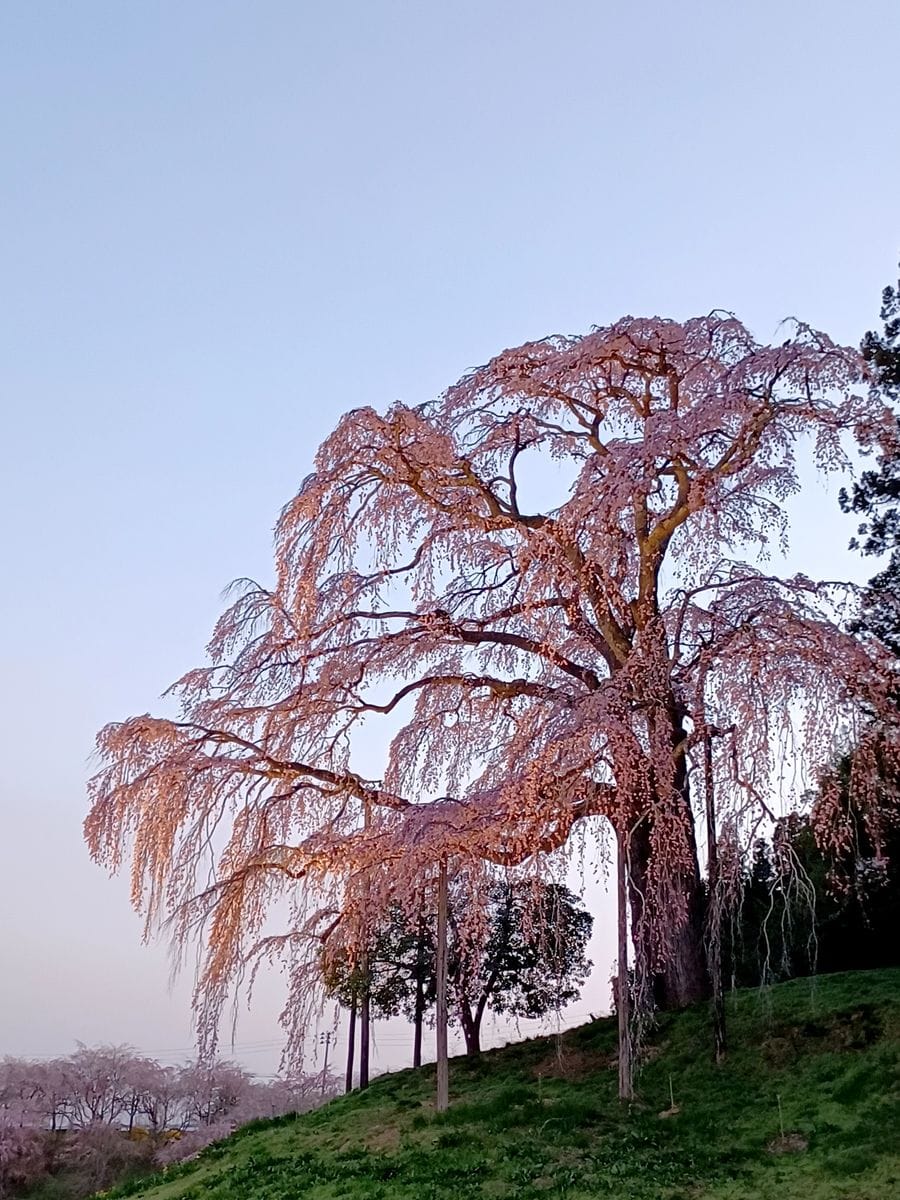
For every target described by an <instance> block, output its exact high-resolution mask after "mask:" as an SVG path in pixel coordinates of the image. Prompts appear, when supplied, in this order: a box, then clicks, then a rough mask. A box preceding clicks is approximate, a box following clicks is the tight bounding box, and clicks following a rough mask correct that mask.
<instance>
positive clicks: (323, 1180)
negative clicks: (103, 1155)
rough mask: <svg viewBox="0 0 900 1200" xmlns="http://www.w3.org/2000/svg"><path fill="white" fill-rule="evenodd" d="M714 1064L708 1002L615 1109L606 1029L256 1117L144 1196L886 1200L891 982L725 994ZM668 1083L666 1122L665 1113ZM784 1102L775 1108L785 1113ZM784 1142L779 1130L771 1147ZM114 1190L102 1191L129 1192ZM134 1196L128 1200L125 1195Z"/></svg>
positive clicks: (898, 1016) (894, 1049) (666, 1040)
mask: <svg viewBox="0 0 900 1200" xmlns="http://www.w3.org/2000/svg"><path fill="white" fill-rule="evenodd" d="M728 1009H729V1022H730V1030H731V1043H732V1048H731V1051H730V1054H729V1059H728V1061H727V1063H726V1064H724V1065H723V1066H721V1067H716V1066H715V1065H714V1064H713V1063H712V1062H711V1061H710V1056H709V1053H708V1040H709V1036H710V1031H709V1017H708V1013H707V1011H706V1009H705V1007H703V1006H698V1007H697V1008H694V1009H689V1010H686V1011H684V1012H680V1013H672V1014H664V1016H663V1018H662V1019H661V1021H660V1024H659V1025H658V1026H657V1028H656V1029H655V1030H654V1031H653V1032H652V1033H651V1036H650V1043H649V1053H648V1060H647V1062H646V1064H645V1066H644V1069H643V1071H642V1073H641V1075H640V1077H639V1080H638V1099H637V1101H636V1102H635V1104H634V1105H632V1106H629V1107H626V1106H623V1105H622V1104H620V1103H619V1102H618V1101H617V1100H616V1070H615V1060H614V1056H613V1054H612V1053H611V1050H612V1047H613V1046H614V1042H615V1030H614V1025H613V1022H611V1021H609V1020H606V1021H599V1022H595V1023H593V1024H592V1025H589V1026H585V1027H583V1028H581V1029H578V1030H573V1031H571V1032H570V1033H568V1034H565V1035H563V1036H562V1037H561V1038H560V1039H556V1038H542V1039H533V1040H530V1041H527V1042H522V1043H519V1044H517V1045H513V1046H509V1047H507V1048H506V1049H504V1050H500V1051H491V1052H489V1053H487V1054H485V1055H484V1056H483V1057H482V1059H481V1060H480V1062H478V1063H472V1062H471V1061H470V1060H464V1059H456V1060H454V1061H453V1063H452V1064H451V1107H450V1111H449V1112H448V1113H446V1114H443V1115H442V1116H439V1117H438V1116H435V1114H434V1111H433V1106H432V1099H433V1097H432V1093H433V1074H434V1073H433V1068H432V1069H429V1068H425V1069H424V1070H422V1071H404V1072H400V1073H398V1074H396V1075H390V1076H384V1077H382V1078H380V1079H376V1080H374V1081H373V1083H372V1085H371V1088H370V1089H369V1092H368V1093H366V1094H359V1093H354V1094H353V1095H350V1096H347V1097H343V1098H341V1099H340V1100H337V1101H333V1102H332V1103H331V1104H329V1105H327V1106H326V1107H325V1108H323V1109H321V1110H318V1111H317V1112H314V1113H308V1114H305V1115H303V1116H301V1117H299V1118H298V1119H297V1120H296V1121H293V1122H290V1123H285V1122H278V1123H271V1124H269V1125H265V1124H264V1125H257V1126H255V1127H254V1129H253V1130H252V1131H251V1132H249V1133H245V1134H244V1135H243V1136H238V1137H234V1138H231V1139H229V1140H228V1141H226V1142H224V1143H222V1146H221V1149H220V1152H219V1153H218V1155H216V1156H213V1155H212V1154H211V1153H210V1152H209V1151H207V1152H206V1153H204V1154H203V1155H201V1157H200V1158H199V1159H198V1160H197V1161H196V1162H195V1163H192V1164H190V1165H189V1166H187V1167H181V1168H178V1169H176V1170H175V1171H169V1172H166V1173H165V1175H164V1176H162V1177H161V1179H160V1181H159V1183H158V1185H157V1186H155V1187H153V1188H152V1189H150V1190H146V1191H141V1192H140V1193H138V1194H140V1195H144V1196H146V1198H147V1200H192V1198H193V1197H203V1200H294V1198H296V1200H339V1198H343V1200H371V1198H372V1197H375V1198H378V1197H380V1198H381V1200H420V1198H426V1200H428V1198H431V1200H476V1198H479V1200H480V1198H482V1197H502V1198H506V1200H538V1198H539V1197H543V1198H547V1197H550V1198H552V1200H563V1198H566V1200H588V1198H589V1197H590V1198H592V1200H593V1198H596V1197H611V1198H615V1200H625V1198H626V1197H627V1198H628V1200H757V1198H762V1200H775V1198H776V1197H777V1198H778V1200H882V1198H887V1197H891V1196H897V1195H900V971H896V970H894V971H881V972H870V973H848V974H844V975H839V976H829V977H821V978H819V979H816V980H794V981H793V982H791V983H787V984H782V985H779V986H778V987H776V988H773V989H771V990H770V991H768V992H766V993H765V994H761V993H760V992H759V991H758V990H753V991H749V992H742V993H734V994H733V995H731V996H730V997H729V998H728ZM670 1084H671V1088H672V1092H673V1093H674V1098H675V1105H676V1108H677V1111H676V1112H672V1113H669V1112H667V1110H669V1109H670V1091H669V1088H670ZM779 1105H780V1111H779ZM783 1135H784V1136H783ZM124 1194H125V1193H124V1192H120V1193H113V1195H124ZM132 1194H134V1193H132Z"/></svg>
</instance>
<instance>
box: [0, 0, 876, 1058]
mask: <svg viewBox="0 0 900 1200" xmlns="http://www.w3.org/2000/svg"><path fill="white" fill-rule="evenodd" d="M898 57H900V6H898V5H897V3H896V0H857V2H856V3H855V4H853V5H851V4H848V3H846V2H837V0H831V2H828V0H819V2H817V3H813V2H806V0H801V2H794V0H782V2H781V3H771V2H768V0H766V2H756V3H749V4H744V5H734V4H732V5H727V4H722V3H715V4H713V3H691V2H689V0H686V2H685V3H682V4H678V5H675V4H669V3H663V2H660V0H656V2H651V3H645V4H642V5H640V6H635V8H634V9H632V8H631V7H630V6H625V5H612V4H608V3H602V2H600V0H595V2H594V3H588V2H586V0H584V2H580V3H578V2H573V0H557V2H556V3H554V4H552V5H551V4H538V3H521V2H520V3H499V2H496V0H479V2H477V3H475V2H468V0H467V2H464V3H459V2H457V3H454V4H449V5H447V4H437V3H419V4H413V3H387V2H384V0H372V2H369V3H362V2H356V3H349V2H347V3H335V2H333V3H330V4H320V5H313V4H309V3H301V2H299V0H297V2H295V3H276V2H272V0H253V2H252V3H250V2H249V0H247V2H245V3H234V2H232V0H215V2H213V0H209V2H202V3H201V2H199V0H193V2H192V0H182V2H179V3H175V2H174V0H173V2H167V3H162V2H149V0H148V2H145V3H130V4H124V3H121V0H114V2H112V0H111V2H109V3H95V2H92V0H79V3H77V4H72V3H68V2H59V3H49V2H46V0H6V3H4V4H3V5H2V6H0V162H2V172H3V186H2V193H0V204H2V221H0V279H2V295H0V305H2V312H0V400H2V405H3V435H4V436H3V457H4V463H3V471H2V477H0V493H2V494H0V525H2V529H0V539H2V556H3V557H2V561H3V565H4V568H5V570H4V579H5V586H4V587H3V589H2V591H0V672H2V680H3V691H2V694H0V738H2V742H3V747H2V754H0V797H2V804H3V813H4V822H3V830H4V835H5V836H4V838H3V841H2V843H0V889H2V897H0V901H2V904H0V913H2V918H0V919H2V938H3V941H4V943H5V944H6V946H7V947H8V948H7V949H4V951H3V959H2V961H3V963H4V971H3V975H4V983H3V986H2V989H0V1053H2V1052H12V1053H19V1052H24V1053H44V1052H46V1053H50V1052H54V1051H65V1050H69V1049H71V1046H72V1042H73V1039H74V1038H76V1037H80V1038H82V1039H84V1040H87V1041H96V1040H100V1039H105V1040H112V1041H122V1040H129V1041H132V1042H134V1043H136V1044H137V1045H139V1046H141V1047H144V1048H146V1049H148V1050H156V1049H163V1048H173V1047H177V1048H180V1047H186V1046H188V1045H189V1043H190V1037H189V1023H188V1015H187V1012H186V1005H185V1000H184V989H183V988H182V989H180V990H179V991H177V992H176V993H175V995H174V996H173V997H172V998H169V997H168V996H167V993H166V969H165V958H164V954H163V953H162V951H161V950H158V949H157V950H145V949H142V948H141V947H140V946H139V944H138V925H137V922H136V920H135V919H134V918H133V917H132V916H131V915H130V914H129V910H128V907H127V902H126V897H125V888H124V887H123V886H122V885H121V884H112V883H110V882H108V881H107V880H106V879H105V877H104V876H103V875H102V874H101V873H100V872H99V871H98V870H97V869H96V868H94V867H93V866H92V865H91V864H90V863H89V861H88V859H87V855H86V853H85V851H84V849H83V847H82V844H81V841H80V822H81V818H82V816H83V813H84V808H85V800H84V779H85V777H86V774H87V770H88V768H87V761H86V760H87V758H88V755H89V753H90V749H91V742H92V738H93V734H94V731H95V730H96V728H97V727H98V726H99V725H101V724H102V723H103V722H105V721H106V720H108V719H111V718H116V717H121V716H125V715H128V714H130V713H132V712H135V711H144V710H146V709H147V708H150V707H151V706H152V705H153V704H154V697H155V696H156V695H157V694H158V693H159V692H160V691H161V690H162V688H163V687H164V686H165V685H166V684H167V683H169V682H170V681H171V680H172V679H174V678H175V677H176V676H177V675H178V674H180V673H181V671H182V670H184V669H185V668H187V667H189V666H192V665H195V664H196V663H197V662H198V661H199V660H200V657H201V653H202V646H203V644H204V642H205V640H206V637H207V635H208V632H209V629H210V626H211V623H212V621H213V619H214V617H215V615H216V613H217V612H218V610H219V593H220V591H221V588H222V587H223V585H225V584H226V583H227V582H228V581H229V579H231V578H232V577H233V576H235V575H238V574H255V575H258V576H262V577H264V576H265V575H266V573H267V565H268V553H269V539H270V530H271V527H272V524H273V521H274V519H275V516H276V514H277V511H278V508H279V506H280V505H281V504H282V503H283V502H284V501H285V500H286V499H288V498H289V496H290V495H291V493H292V492H293V491H294V490H295V489H296V487H297V485H298V484H299V482H300V480H301V479H302V478H303V476H304V475H305V474H306V473H307V471H308V470H309V468H310V462H311V456H312V453H313V451H314V449H315V446H316V444H317V443H318V441H319V440H320V438H321V437H322V436H323V435H324V434H325V433H326V432H327V431H328V430H329V428H330V427H331V425H332V424H333V422H334V420H335V418H336V417H337V416H338V414H339V413H341V412H342V411H343V410H345V409H347V408H349V407H355V406H358V405H360V404H364V403H365V404H368V403H371V404H374V405H377V406H384V405H386V404H388V403H389V402H390V401H392V400H394V399H397V398H402V399H405V400H408V401H410V402H418V401H420V400H423V399H425V398H427V397H429V396H430V395H432V394H433V393H435V392H436V391H437V390H439V389H440V388H441V387H443V386H444V385H446V384H448V383H450V382H452V381H453V380H454V379H455V378H456V377H457V376H458V375H459V374H461V373H462V372H463V371H464V370H465V369H467V368H468V367H470V366H472V365H474V364H477V363H479V362H482V361H484V360H485V359H486V358H487V357H488V356H489V355H490V354H491V353H492V352H494V351H496V350H498V349H500V348H502V347H504V346H507V345H514V344H517V343H519V342H521V341H523V340H525V339H527V338H531V337H536V336H541V335H543V334H545V333H548V332H551V331H566V332H576V331H580V330H584V329H586V328H587V327H588V326H589V325H590V324H592V323H600V322H606V321H609V320H612V319H615V318H616V317H618V316H620V315H622V314H623V313H626V312H630V313H660V314H664V315H672V316H687V315H691V314H694V313H697V312H703V311H707V310H709V309H711V308H714V307H725V308H730V309H733V310H735V311H736V312H737V313H738V314H739V315H741V316H742V317H743V318H744V319H745V320H746V321H747V322H748V323H749V324H750V325H751V326H752V327H754V329H755V330H756V331H757V332H758V333H759V334H760V335H761V336H765V337H768V336H771V335H773V334H774V333H775V329H776V325H777V323H778V321H779V320H780V319H781V318H782V317H784V316H786V315H791V314H796V315H799V316H801V317H803V318H804V319H806V320H808V321H809V322H811V323H813V324H817V325H819V326H821V327H823V328H825V329H826V330H828V331H829V332H831V333H832V334H833V335H834V336H836V337H838V338H841V339H844V340H848V341H852V342H855V341H857V340H858V339H859V336H860V334H861V333H862V331H863V330H864V329H865V328H866V327H867V326H871V325H873V324H875V322H876V311H877V304H878V295H879V293H880V289H881V288H882V286H883V285H884V284H885V283H888V282H890V281H891V280H892V279H893V278H894V277H895V270H894V269H895V262H896V257H897V251H898V248H900V221H898V207H900V206H898V195H900V186H898V185H900V145H898V142H900V138H898V134H897V127H896V121H895V109H896V95H895V81H896V68H897V62H898ZM804 513H805V516H804V517H803V522H804V524H803V526H802V536H801V542H802V546H801V548H802V549H803V550H804V551H805V552H806V553H807V558H806V559H804V560H803V565H806V566H807V568H808V569H810V570H812V571H818V572H820V573H822V574H828V575H830V576H835V575H840V574H845V573H847V572H848V571H851V570H852V571H856V572H857V573H859V570H860V568H859V567H858V564H856V563H855V562H854V561H853V560H852V559H851V558H849V557H848V556H846V555H845V554H844V553H843V552H842V547H843V545H844V543H845V542H846V538H847V536H848V530H847V527H846V524H845V523H844V524H840V523H839V520H838V518H837V517H835V516H834V507H833V504H832V501H830V500H829V501H828V502H827V503H823V501H822V497H821V495H817V496H815V497H813V498H812V499H811V500H807V501H806V502H805V507H804ZM607 948H608V947H606V946H605V943H604V945H603V946H601V947H600V951H599V953H600V957H601V958H602V957H603V955H604V954H606V952H607ZM606 967H607V964H606V962H605V961H603V962H601V968H602V969H601V971H600V978H601V982H600V983H599V984H598V985H597V989H596V991H595V992H594V993H592V994H591V995H592V997H593V999H592V1000H591V1001H590V1003H589V1002H588V1000H586V1001H585V1007H593V1008H594V1009H595V1010H596V1009H597V1008H598V1007H599V1006H600V1005H601V1004H602V1003H603V1002H605V999H606V991H607V989H606V986H605V983H603V982H602V980H604V979H605V978H606ZM276 1037H277V1029H276V1028H275V1027H274V1025H273V1024H272V1004H269V1005H268V1007H266V1006H264V1007H263V1009H262V1010H261V1011H260V1012H258V1013H256V1014H254V1015H252V1016H251V1017H249V1018H247V1019H246V1020H245V1021H243V1022H242V1025H241V1027H240V1032H239V1041H240V1042H250V1041H268V1040H270V1039H274V1038H276ZM248 1053H249V1051H248ZM384 1056H385V1061H387V1060H389V1058H390V1053H389V1047H386V1048H385V1050H384ZM263 1059H265V1064H264V1065H266V1066H267V1067H268V1065H269V1059H268V1058H266V1056H265V1055H263V1056H262V1058H257V1059H254V1058H253V1057H252V1056H251V1057H247V1058H246V1061H247V1062H248V1065H251V1066H253V1065H261V1064H262V1062H263Z"/></svg>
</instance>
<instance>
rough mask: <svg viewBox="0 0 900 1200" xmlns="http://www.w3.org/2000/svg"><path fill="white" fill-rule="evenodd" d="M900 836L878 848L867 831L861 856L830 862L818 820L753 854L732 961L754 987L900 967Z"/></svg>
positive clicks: (782, 832) (786, 831)
mask: <svg viewBox="0 0 900 1200" xmlns="http://www.w3.org/2000/svg"><path fill="white" fill-rule="evenodd" d="M898 930H900V829H897V828H896V827H894V828H893V829H891V830H889V831H888V834H887V840H886V841H885V843H884V844H883V845H882V846H881V847H879V848H877V850H876V848H875V847H874V846H872V845H871V843H870V840H869V837H868V835H867V833H866V830H865V828H864V826H862V824H861V823H860V827H859V829H858V833H857V841H856V846H855V848H854V852H853V853H852V854H849V855H848V856H847V857H846V858H844V859H841V860H840V861H837V860H834V859H830V858H828V857H826V855H825V854H824V853H823V852H822V850H820V849H819V847H818V846H817V844H816V840H815V837H814V836H813V830H812V826H811V823H810V819H809V818H808V817H805V816H801V815H799V814H796V813H793V814H791V815H790V816H787V817H784V818H782V820H780V821H779V822H778V823H777V825H776V828H775V834H774V838H773V841H772V842H771V843H770V842H766V841H763V840H759V841H758V842H757V843H756V845H755V847H754V850H753V855H752V859H751V863H750V867H749V869H748V872H747V878H746V882H745V888H744V898H743V903H742V905H741V908H740V909H739V911H738V912H737V913H736V914H735V915H734V919H733V922H732V924H731V927H730V930H729V931H728V935H729V936H728V938H727V939H726V952H725V956H724V961H725V964H726V971H728V970H730V971H731V975H732V980H733V982H734V983H735V984H736V985H737V986H739V987H752V986H756V985H759V984H766V983H771V982H774V981H777V980H785V979H792V978H794V977H796V976H798V975H809V974H811V973H812V972H814V971H820V972H823V973H831V972H835V971H854V970H866V969H869V968H874V967H886V966H898V965H900V934H898Z"/></svg>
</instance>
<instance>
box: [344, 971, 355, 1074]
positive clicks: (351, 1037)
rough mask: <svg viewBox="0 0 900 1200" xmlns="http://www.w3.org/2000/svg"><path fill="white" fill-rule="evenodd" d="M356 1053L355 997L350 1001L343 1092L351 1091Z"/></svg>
mask: <svg viewBox="0 0 900 1200" xmlns="http://www.w3.org/2000/svg"><path fill="white" fill-rule="evenodd" d="M355 1053H356V996H355V995H354V996H353V999H352V1000H351V1001H350V1028H349V1030H348V1032H347V1075H346V1078H345V1080H344V1091H345V1092H352V1091H353V1058H354V1055H355Z"/></svg>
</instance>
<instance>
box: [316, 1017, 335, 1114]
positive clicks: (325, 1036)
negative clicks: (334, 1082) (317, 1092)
mask: <svg viewBox="0 0 900 1200" xmlns="http://www.w3.org/2000/svg"><path fill="white" fill-rule="evenodd" d="M333 1036H334V1034H333V1033H332V1032H331V1030H330V1029H329V1030H328V1031H327V1032H326V1033H320V1034H319V1041H320V1042H321V1043H322V1045H323V1046H324V1047H325V1061H324V1062H323V1063H322V1098H323V1099H324V1098H325V1083H326V1080H327V1079H328V1047H329V1046H330V1045H331V1039H332V1037H333Z"/></svg>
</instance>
